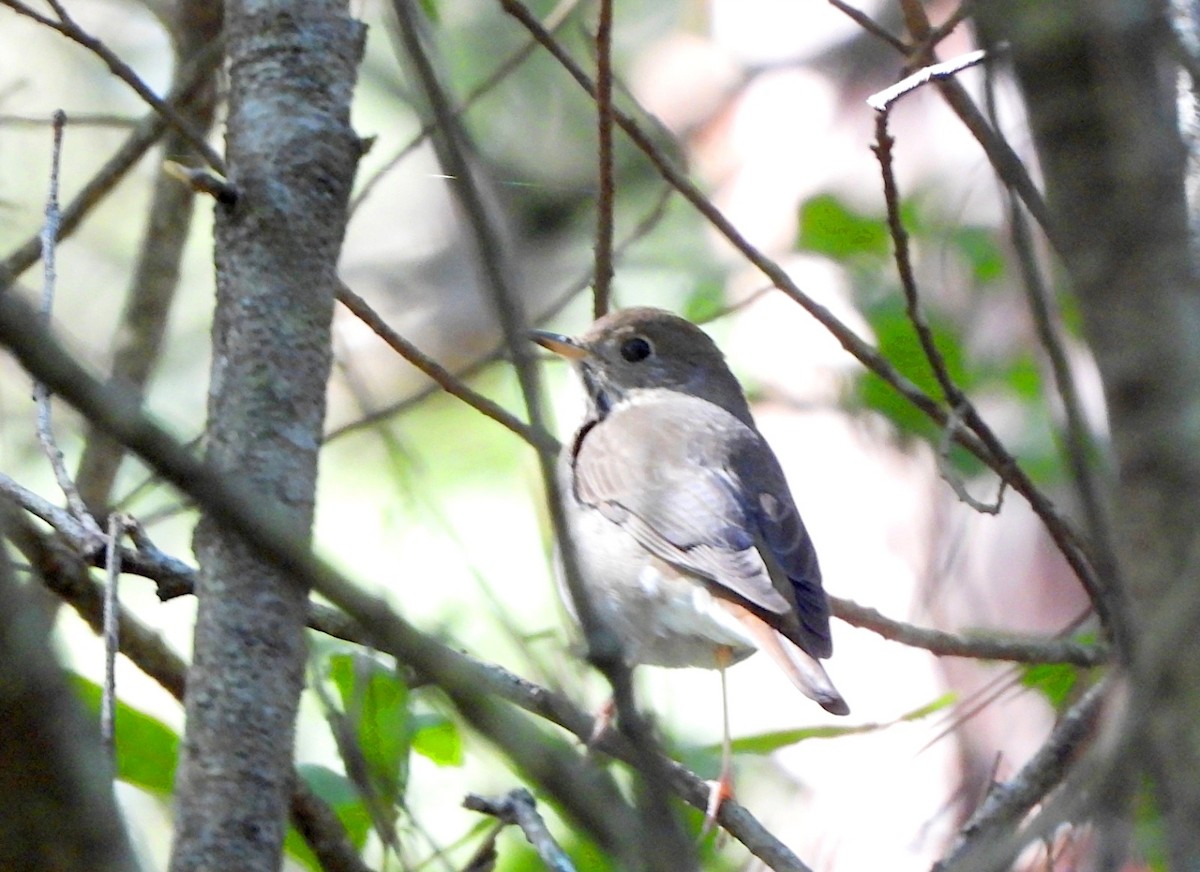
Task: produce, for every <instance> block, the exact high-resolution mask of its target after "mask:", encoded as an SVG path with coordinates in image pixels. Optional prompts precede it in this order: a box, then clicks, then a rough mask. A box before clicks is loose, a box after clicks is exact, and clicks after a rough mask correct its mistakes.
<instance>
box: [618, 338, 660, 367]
mask: <svg viewBox="0 0 1200 872" xmlns="http://www.w3.org/2000/svg"><path fill="white" fill-rule="evenodd" d="M651 351H653V349H652V348H651V347H650V343H649V342H647V341H646V340H645V339H643V338H642V337H640V336H634V337H633V338H632V339H626V340H625V341H624V342H622V343H621V356H622V357H623V358H625V359H626V360H628V361H629V362H630V363H637V362H638V361H639V360H645V359H646V358H647V357H649V356H650V352H651Z"/></svg>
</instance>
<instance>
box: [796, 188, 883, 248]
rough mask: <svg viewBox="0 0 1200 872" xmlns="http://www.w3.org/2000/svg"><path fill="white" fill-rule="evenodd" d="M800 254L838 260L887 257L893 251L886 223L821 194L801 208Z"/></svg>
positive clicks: (797, 242) (803, 204)
mask: <svg viewBox="0 0 1200 872" xmlns="http://www.w3.org/2000/svg"><path fill="white" fill-rule="evenodd" d="M799 223H800V230H799V235H798V238H797V240H796V244H797V247H798V248H799V249H800V250H801V251H811V252H814V253H816V254H824V255H828V256H829V257H832V258H834V259H835V260H849V259H851V258H856V257H863V256H867V257H871V258H881V257H886V256H887V254H888V252H889V251H890V250H891V241H890V236H889V235H888V227H887V221H886V220H885V219H883V218H876V217H871V216H869V215H863V214H862V213H860V212H855V211H854V210H852V209H851V208H850V207H849V206H846V205H845V204H844V203H842V202H841V201H840V200H838V199H837V197H835V196H833V195H832V194H821V195H818V196H816V197H813V198H812V199H810V200H806V201H805V202H804V203H802V204H801V206H800V222H799Z"/></svg>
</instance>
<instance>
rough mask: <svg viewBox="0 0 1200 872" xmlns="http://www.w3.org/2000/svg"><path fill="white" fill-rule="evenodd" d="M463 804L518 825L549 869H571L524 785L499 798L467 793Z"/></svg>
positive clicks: (562, 871)
mask: <svg viewBox="0 0 1200 872" xmlns="http://www.w3.org/2000/svg"><path fill="white" fill-rule="evenodd" d="M463 808H467V809H470V810H471V811H477V812H480V813H481V814H487V815H491V816H492V817H494V818H498V819H499V820H501V821H503V822H504V823H506V824H515V825H516V826H518V827H520V828H521V832H523V833H524V834H525V838H526V839H527V840H528V841H529V844H530V845H532V846H533V848H534V850H535V851H537V854H538V856H539V857H540V858H541V860H542V863H544V864H545V866H546V868H547V869H551V870H553V872H575V864H574V863H572V862H571V860H570V858H569V857H567V855H566V853H565V852H564V851H563V849H562V848H560V847H559V846H558V843H557V842H556V841H554V837H553V836H552V835H550V831H549V830H548V829H546V822H545V821H543V820H542V816H541V815H540V814H538V811H537V803H536V802H535V801H534V799H533V794H531V793H530V792H529V791H528V790H526V789H525V788H523V787H518V788H516V789H515V790H510V791H509V792H508V793H507V794H506V795H505V796H504V797H503V798H502V799H488V798H486V797H483V796H479V795H477V794H474V793H469V794H467V798H466V799H464V800H463Z"/></svg>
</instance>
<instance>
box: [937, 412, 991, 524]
mask: <svg viewBox="0 0 1200 872" xmlns="http://www.w3.org/2000/svg"><path fill="white" fill-rule="evenodd" d="M962 416H963V409H962V407H960V406H955V407H954V408H952V409H951V410H950V420H948V421H947V422H946V426H945V427H943V428H942V438H941V439H940V440H938V447H937V454H936V455H935V456H936V458H937V468H938V475H940V476H941V477H942V481H944V482H946V484H948V485H950V489H951V490H953V491H954V495H955V496H957V497H958V498H959V500H961V501H962V502H964V503H966V504H967V505H968V506H970V507H971V508H972V509H973V510H974V511H976V512H979V513H980V514H983V515H998V514H1000V509H1001V508H1002V507H1003V506H1004V491H1005V489H1006V488H1007V486H1008V482H1006V481H1005V480H1004V479H1000V484H999V486H998V487H997V489H996V499H994V500H993V501H992V502H990V503H985V502H983V500H979V499H976V498H975V497H973V496H972V495H971V492H970V491H968V490H967V483H966V482H965V481H963V479H962V476H961V475H959V474H958V470H956V469H955V468H954V464H953V462H951V460H950V448H951V445H952V444H953V442H954V431H955V430H957V429H958V428H959V427H961V426H962Z"/></svg>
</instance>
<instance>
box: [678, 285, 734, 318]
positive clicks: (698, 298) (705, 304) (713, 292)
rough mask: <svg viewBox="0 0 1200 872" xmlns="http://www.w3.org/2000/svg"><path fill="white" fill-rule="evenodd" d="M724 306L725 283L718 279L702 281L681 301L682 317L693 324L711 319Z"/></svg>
mask: <svg viewBox="0 0 1200 872" xmlns="http://www.w3.org/2000/svg"><path fill="white" fill-rule="evenodd" d="M724 307H725V285H724V283H722V282H718V281H702V282H700V283H699V284H697V285H696V287H695V288H694V289H693V290H692V292H691V293H690V294H688V298H687V299H686V300H685V301H684V303H683V317H685V318H687V319H688V320H689V321H691V322H692V323H693V324H703V323H704V322H705V321H711V320H712V319H713V318H715V317H717V315H719V314H720V312H721V310H722V309H723V308H724Z"/></svg>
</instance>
